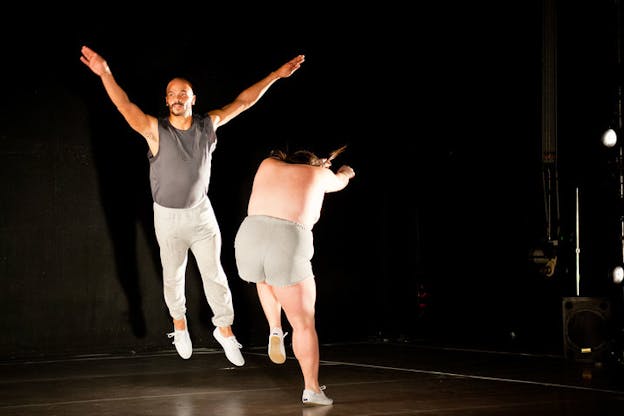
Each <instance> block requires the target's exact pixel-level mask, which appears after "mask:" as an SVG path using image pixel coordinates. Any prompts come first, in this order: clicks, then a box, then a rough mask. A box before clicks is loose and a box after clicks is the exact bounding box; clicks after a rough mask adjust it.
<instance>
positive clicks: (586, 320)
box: [562, 296, 611, 362]
mask: <svg viewBox="0 0 624 416" xmlns="http://www.w3.org/2000/svg"><path fill="white" fill-rule="evenodd" d="M562 306H563V348H564V355H565V357H566V358H568V359H572V360H575V361H580V362H602V361H604V359H605V358H606V354H607V352H608V349H609V345H610V341H611V337H610V335H611V328H610V326H611V324H610V320H611V305H610V303H609V301H608V300H607V299H606V298H591V297H580V296H577V297H567V298H563V304H562Z"/></svg>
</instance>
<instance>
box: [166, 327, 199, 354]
mask: <svg viewBox="0 0 624 416" xmlns="http://www.w3.org/2000/svg"><path fill="white" fill-rule="evenodd" d="M185 320H186V318H185ZM185 324H186V323H185ZM185 326H186V325H185ZM167 337H168V338H173V342H172V344H173V345H175V347H176V350H177V351H178V354H180V357H182V358H184V359H185V360H188V359H189V358H191V355H192V354H193V343H192V342H191V336H190V334H189V331H188V326H186V328H185V329H183V330H179V329H175V328H174V329H173V332H170V333H168V334H167Z"/></svg>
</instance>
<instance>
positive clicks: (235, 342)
mask: <svg viewBox="0 0 624 416" xmlns="http://www.w3.org/2000/svg"><path fill="white" fill-rule="evenodd" d="M226 340H228V341H230V342H231V343H232V344H234V345H235V346H236V347H238V348H243V346H242V345H241V343H240V342H238V340H237V339H236V337H227V338H226Z"/></svg>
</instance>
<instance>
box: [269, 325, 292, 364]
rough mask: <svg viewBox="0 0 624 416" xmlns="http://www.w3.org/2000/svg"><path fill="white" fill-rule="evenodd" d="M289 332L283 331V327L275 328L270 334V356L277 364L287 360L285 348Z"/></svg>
mask: <svg viewBox="0 0 624 416" xmlns="http://www.w3.org/2000/svg"><path fill="white" fill-rule="evenodd" d="M286 335H288V332H282V329H281V328H273V329H272V330H271V335H269V349H268V352H269V358H270V359H271V361H273V362H274V363H275V364H283V363H284V362H285V361H286V349H285V348H284V338H285V337H286Z"/></svg>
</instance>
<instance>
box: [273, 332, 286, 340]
mask: <svg viewBox="0 0 624 416" xmlns="http://www.w3.org/2000/svg"><path fill="white" fill-rule="evenodd" d="M286 335H288V332H284V333H283V334H282V339H284V338H286ZM271 336H272V337H279V334H278V333H275V332H274V333H272V334H271Z"/></svg>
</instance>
